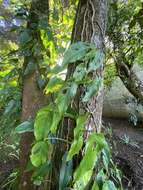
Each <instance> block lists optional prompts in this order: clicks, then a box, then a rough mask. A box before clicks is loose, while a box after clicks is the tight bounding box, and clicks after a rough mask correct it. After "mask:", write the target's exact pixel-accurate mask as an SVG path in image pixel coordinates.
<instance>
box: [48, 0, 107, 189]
mask: <svg viewBox="0 0 143 190" xmlns="http://www.w3.org/2000/svg"><path fill="white" fill-rule="evenodd" d="M106 18H107V1H106V0H80V1H79V4H78V8H77V13H76V18H75V23H74V27H73V32H72V39H71V41H72V43H74V42H78V41H83V42H90V43H93V44H95V47H96V48H97V49H98V50H99V51H100V52H101V53H104V52H103V51H104V37H105V30H106ZM76 66H77V64H76V63H75V64H72V65H70V66H69V68H68V72H67V79H69V78H70V77H71V76H72V74H73V72H74V70H75V68H76ZM92 76H93V79H95V78H96V76H98V77H101V78H103V64H102V65H101V67H100V68H99V69H98V70H97V71H96V72H94V73H93V74H92ZM82 93H83V91H82V90H81V89H78V92H77V96H76V98H75V103H74V105H75V104H76V108H75V109H76V110H77V109H78V111H79V112H80V109H82V104H81V103H80V101H81V100H80V97H81V94H82ZM102 105H103V84H102V86H101V88H100V89H99V91H98V93H97V94H96V95H95V96H94V97H93V98H92V100H91V102H90V103H89V104H88V109H90V112H92V113H93V114H92V116H91V117H90V118H89V121H88V126H90V130H91V129H92V131H97V132H99V131H100V130H101V118H102ZM74 127H75V123H74V121H71V120H70V119H67V118H66V119H65V120H64V123H63V125H62V126H61V128H62V129H61V128H60V134H61V133H62V134H61V136H60V137H61V138H64V139H67V140H70V141H71V140H72V138H73V129H74ZM61 131H62V132H61ZM66 150H67V145H66V146H64V145H63V144H61V143H59V142H58V144H57V148H56V150H55V155H54V159H53V164H54V168H53V175H52V179H51V181H52V182H53V184H52V187H51V188H50V189H52V190H55V189H58V178H59V176H58V175H59V169H60V164H61V160H62V156H63V153H64V152H65V151H66ZM77 160H78V158H77ZM77 162H78V161H77ZM77 162H76V163H77Z"/></svg>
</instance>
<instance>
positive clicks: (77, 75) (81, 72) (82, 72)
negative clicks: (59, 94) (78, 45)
mask: <svg viewBox="0 0 143 190" xmlns="http://www.w3.org/2000/svg"><path fill="white" fill-rule="evenodd" d="M85 76H86V68H85V65H84V64H80V65H78V66H77V67H76V69H75V71H74V74H73V78H74V80H75V82H82V80H83V78H84V77H85Z"/></svg>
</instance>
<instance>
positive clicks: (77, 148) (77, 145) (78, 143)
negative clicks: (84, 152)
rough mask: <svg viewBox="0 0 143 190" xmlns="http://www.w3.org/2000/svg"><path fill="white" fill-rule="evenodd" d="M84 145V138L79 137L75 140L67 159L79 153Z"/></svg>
mask: <svg viewBox="0 0 143 190" xmlns="http://www.w3.org/2000/svg"><path fill="white" fill-rule="evenodd" d="M82 145H83V138H82V137H79V139H78V140H74V141H73V143H72V145H71V148H70V150H69V153H68V156H67V161H69V160H71V159H72V158H73V156H74V155H75V154H78V153H79V151H80V150H81V148H82Z"/></svg>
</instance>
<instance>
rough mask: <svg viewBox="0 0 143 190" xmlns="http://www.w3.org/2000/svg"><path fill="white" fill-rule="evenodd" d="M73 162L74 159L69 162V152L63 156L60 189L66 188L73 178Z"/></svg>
mask: <svg viewBox="0 0 143 190" xmlns="http://www.w3.org/2000/svg"><path fill="white" fill-rule="evenodd" d="M72 170H73V163H72V160H70V161H68V162H67V152H66V153H65V154H64V156H63V158H62V166H61V169H60V178H59V190H64V189H65V188H66V187H67V185H68V183H69V182H70V180H71V178H72Z"/></svg>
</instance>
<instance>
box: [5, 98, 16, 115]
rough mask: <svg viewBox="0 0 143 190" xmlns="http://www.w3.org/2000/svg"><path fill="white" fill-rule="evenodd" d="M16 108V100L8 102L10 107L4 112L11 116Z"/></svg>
mask: <svg viewBox="0 0 143 190" xmlns="http://www.w3.org/2000/svg"><path fill="white" fill-rule="evenodd" d="M14 107H15V100H10V101H9V102H8V105H7V106H6V108H5V110H4V115H6V114H9V113H10V112H12V110H13V108H14Z"/></svg>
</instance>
